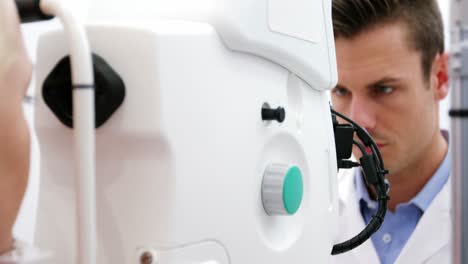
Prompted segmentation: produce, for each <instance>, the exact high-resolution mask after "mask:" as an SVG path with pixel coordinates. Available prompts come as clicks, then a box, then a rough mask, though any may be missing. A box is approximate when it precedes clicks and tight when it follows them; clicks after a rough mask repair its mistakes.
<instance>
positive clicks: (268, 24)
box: [89, 0, 337, 90]
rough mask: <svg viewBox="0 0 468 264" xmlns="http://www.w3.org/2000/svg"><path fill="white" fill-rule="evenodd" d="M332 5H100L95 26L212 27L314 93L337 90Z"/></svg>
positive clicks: (208, 0)
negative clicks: (172, 23) (124, 22)
mask: <svg viewBox="0 0 468 264" xmlns="http://www.w3.org/2000/svg"><path fill="white" fill-rule="evenodd" d="M331 2H332V1H331V0H287V1H286V0H197V1H194V0H151V1H147V0H133V1H127V0H96V1H92V2H91V3H90V9H89V17H90V19H91V20H93V21H94V20H98V21H99V20H102V19H117V20H120V19H122V18H123V17H126V18H132V19H135V18H138V19H143V20H144V19H148V18H150V19H154V17H166V18H172V19H183V20H190V21H199V22H206V23H209V24H211V25H213V26H214V27H215V29H216V31H217V32H218V34H219V35H220V36H221V38H222V40H223V42H224V43H225V45H226V46H227V47H229V48H230V49H233V50H237V51H242V52H247V53H250V54H254V55H256V56H261V57H263V58H266V59H267V60H271V61H273V62H275V63H277V64H280V65H281V66H283V67H285V68H286V69H288V70H289V71H291V72H293V73H295V74H296V75H298V76H299V77H300V78H301V79H303V80H305V81H306V83H308V84H309V86H311V87H312V88H314V89H318V90H327V89H331V88H333V87H334V86H335V85H336V82H337V70H336V58H335V46H334V45H335V44H334V39H333V27H332V17H331Z"/></svg>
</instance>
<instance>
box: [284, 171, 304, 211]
mask: <svg viewBox="0 0 468 264" xmlns="http://www.w3.org/2000/svg"><path fill="white" fill-rule="evenodd" d="M303 193H304V185H303V182H302V173H301V170H300V169H299V168H298V167H296V166H293V167H291V168H289V170H288V172H287V173H286V177H285V178H284V183H283V204H284V208H285V209H286V212H288V214H290V215H293V214H295V213H296V212H297V210H299V207H300V206H301V203H302V195H303Z"/></svg>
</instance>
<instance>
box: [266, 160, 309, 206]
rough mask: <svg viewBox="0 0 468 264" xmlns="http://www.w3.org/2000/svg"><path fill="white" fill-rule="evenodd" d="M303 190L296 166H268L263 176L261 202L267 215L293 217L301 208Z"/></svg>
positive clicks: (300, 175)
mask: <svg viewBox="0 0 468 264" xmlns="http://www.w3.org/2000/svg"><path fill="white" fill-rule="evenodd" d="M303 192H304V188H303V182H302V173H301V170H300V169H299V168H298V167H297V166H288V165H283V164H271V165H269V166H268V167H267V168H266V169H265V172H264V174H263V181H262V202H263V207H264V208H265V211H266V213H267V214H268V215H293V214H295V213H296V212H297V211H298V210H299V207H300V206H301V203H302V196H303Z"/></svg>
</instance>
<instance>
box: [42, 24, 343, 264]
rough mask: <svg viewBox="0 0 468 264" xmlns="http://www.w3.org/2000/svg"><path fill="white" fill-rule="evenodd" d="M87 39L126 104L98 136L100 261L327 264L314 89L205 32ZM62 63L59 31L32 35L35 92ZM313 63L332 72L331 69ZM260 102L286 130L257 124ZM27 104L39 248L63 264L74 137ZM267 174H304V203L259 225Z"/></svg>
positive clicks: (326, 133) (328, 180)
mask: <svg viewBox="0 0 468 264" xmlns="http://www.w3.org/2000/svg"><path fill="white" fill-rule="evenodd" d="M88 35H89V39H90V44H91V48H92V50H93V52H95V53H97V54H98V55H100V56H101V57H103V58H104V59H105V60H106V61H107V62H108V63H109V64H110V65H111V67H113V68H114V70H115V71H116V72H117V73H119V74H120V76H121V77H122V79H123V81H124V83H125V85H126V93H127V94H126V98H125V101H124V103H123V105H122V106H121V107H120V108H119V109H118V110H117V112H116V113H115V114H114V115H113V116H112V117H111V118H110V120H109V121H108V122H107V123H106V124H104V125H103V126H102V127H101V128H99V129H97V131H96V144H97V145H96V150H97V154H96V157H97V160H96V164H97V174H96V175H97V183H96V189H97V195H96V197H97V218H98V223H97V224H98V225H97V230H98V231H97V232H98V233H97V237H98V248H97V249H98V263H100V264H106V263H139V257H140V255H141V254H142V252H146V251H151V252H154V253H156V255H157V257H158V259H159V262H158V263H160V264H189V263H190V264H193V263H213V264H214V263H217V264H227V263H230V264H258V263H269V264H284V263H294V264H300V263H310V262H311V261H313V262H314V263H328V260H329V257H330V252H331V249H332V246H333V241H334V238H335V236H336V231H337V217H338V216H337V206H338V204H337V193H336V191H337V187H336V160H335V149H334V138H333V129H332V123H331V116H330V110H329V103H328V98H327V95H326V94H325V92H323V91H319V90H317V89H313V88H312V87H311V86H309V85H307V84H306V83H305V82H304V81H303V80H302V79H300V78H298V77H297V76H296V75H295V74H293V73H291V72H290V71H288V70H287V69H285V68H284V67H282V66H280V65H278V64H276V63H274V62H272V61H269V60H266V59H263V58H261V57H258V56H252V55H248V54H246V53H240V52H235V51H232V50H231V49H228V48H226V46H225V45H224V44H223V42H222V41H221V39H220V37H219V35H218V34H217V32H216V31H215V28H214V27H213V26H210V25H209V24H204V23H193V22H181V21H172V22H169V21H159V22H154V23H152V24H149V23H145V24H144V25H143V24H141V25H139V24H134V23H130V22H128V23H123V22H122V25H117V24H115V23H113V24H110V25H104V24H101V25H90V26H88ZM67 52H68V51H67V48H66V44H65V40H64V36H63V34H62V33H61V32H52V33H50V34H46V35H44V36H43V37H42V38H41V40H40V42H39V47H38V61H37V84H38V86H39V87H38V94H41V89H42V87H41V86H42V84H43V82H44V79H45V78H46V76H47V75H48V74H49V73H50V71H51V70H52V68H53V67H54V66H55V65H56V63H57V62H58V61H59V60H60V59H61V58H62V57H64V56H65V55H66V54H67ZM316 55H319V52H317V54H316ZM317 58H321V57H320V56H317ZM311 61H312V62H313V63H314V67H316V68H321V67H323V68H329V67H331V66H330V61H329V60H328V59H324V60H322V61H321V60H319V59H315V60H313V59H312V60H311ZM323 79H327V77H325V76H321V79H317V83H321V82H322V80H323ZM63 89H69V87H63ZM265 103H268V104H269V105H270V106H271V107H275V108H276V107H278V106H282V107H284V108H285V109H286V119H285V121H284V123H281V124H279V123H277V122H274V121H268V122H265V121H262V119H261V109H262V107H263V105H264V104H265ZM36 107H37V109H36V118H35V120H36V127H37V133H38V137H39V141H40V149H41V187H40V188H41V189H40V197H39V209H38V223H37V228H38V232H37V235H36V238H37V239H36V243H37V245H38V246H39V247H41V248H43V249H46V250H51V251H52V252H53V253H54V256H55V257H54V259H53V260H49V261H48V262H47V263H60V264H63V263H72V264H73V263H74V261H75V259H76V256H75V255H76V252H75V249H76V247H75V241H76V232H78V231H77V230H76V229H75V228H76V222H75V219H76V218H75V193H74V190H75V188H74V183H75V181H74V175H73V169H72V168H73V162H74V161H73V153H72V146H73V139H72V130H71V129H69V128H68V127H65V126H64V125H62V124H61V123H60V122H59V121H58V119H57V118H56V117H55V116H54V115H53V114H52V112H51V111H50V110H49V109H48V108H47V106H46V105H45V104H44V102H43V99H42V97H41V96H39V97H38V101H37V105H36ZM271 163H281V164H295V165H297V166H298V167H299V168H300V169H301V171H302V174H303V181H304V197H303V201H302V204H301V208H300V210H299V211H298V212H297V213H296V214H294V215H293V216H288V217H282V216H274V217H272V216H268V215H267V214H266V213H265V210H264V208H263V206H262V200H261V184H262V177H263V172H264V170H265V168H266V166H267V165H268V164H271ZM210 261H211V262H210Z"/></svg>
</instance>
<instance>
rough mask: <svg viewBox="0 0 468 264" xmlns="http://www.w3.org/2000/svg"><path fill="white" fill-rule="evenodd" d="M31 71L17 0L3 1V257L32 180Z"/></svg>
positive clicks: (0, 98)
mask: <svg viewBox="0 0 468 264" xmlns="http://www.w3.org/2000/svg"><path fill="white" fill-rule="evenodd" d="M31 72H32V65H31V62H30V61H29V59H28V57H27V54H26V50H25V47H24V44H23V40H22V38H21V30H20V26H19V21H18V17H17V12H16V10H15V4H14V1H13V0H0V256H2V255H3V256H4V255H6V254H8V252H12V251H14V239H13V236H12V227H13V224H14V222H15V220H16V216H17V214H18V210H19V207H20V205H21V201H22V198H23V194H24V192H25V189H26V185H27V181H28V173H29V147H30V144H29V131H28V127H27V123H26V121H25V118H24V115H23V109H22V101H23V98H24V95H25V92H26V88H27V86H28V84H29V81H30V78H31ZM0 263H4V262H2V258H1V257H0Z"/></svg>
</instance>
